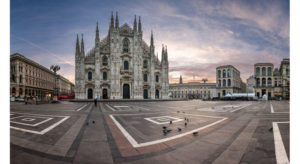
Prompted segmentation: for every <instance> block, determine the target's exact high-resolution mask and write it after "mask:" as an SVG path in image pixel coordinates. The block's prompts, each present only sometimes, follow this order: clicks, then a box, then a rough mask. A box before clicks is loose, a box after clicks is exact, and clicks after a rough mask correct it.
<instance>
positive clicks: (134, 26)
mask: <svg viewBox="0 0 300 164" xmlns="http://www.w3.org/2000/svg"><path fill="white" fill-rule="evenodd" d="M133 31H134V32H136V31H137V28H136V15H134V23H133Z"/></svg>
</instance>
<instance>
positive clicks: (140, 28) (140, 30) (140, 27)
mask: <svg viewBox="0 0 300 164" xmlns="http://www.w3.org/2000/svg"><path fill="white" fill-rule="evenodd" d="M139 33H142V23H141V16H139Z"/></svg>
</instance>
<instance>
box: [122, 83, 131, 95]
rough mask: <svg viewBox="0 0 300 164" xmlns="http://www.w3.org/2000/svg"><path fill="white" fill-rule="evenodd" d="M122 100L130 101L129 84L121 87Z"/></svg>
mask: <svg viewBox="0 0 300 164" xmlns="http://www.w3.org/2000/svg"><path fill="white" fill-rule="evenodd" d="M123 99H130V88H129V84H124V85H123Z"/></svg>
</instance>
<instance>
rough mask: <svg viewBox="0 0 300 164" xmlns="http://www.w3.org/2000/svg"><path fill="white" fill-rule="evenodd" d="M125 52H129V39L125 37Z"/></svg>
mask: <svg viewBox="0 0 300 164" xmlns="http://www.w3.org/2000/svg"><path fill="white" fill-rule="evenodd" d="M123 52H129V40H128V38H125V39H124V40H123Z"/></svg>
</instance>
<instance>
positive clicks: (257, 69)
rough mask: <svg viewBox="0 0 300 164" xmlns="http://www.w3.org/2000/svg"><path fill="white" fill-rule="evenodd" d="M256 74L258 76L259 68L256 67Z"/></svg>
mask: <svg viewBox="0 0 300 164" xmlns="http://www.w3.org/2000/svg"><path fill="white" fill-rule="evenodd" d="M256 76H260V68H259V67H256Z"/></svg>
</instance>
